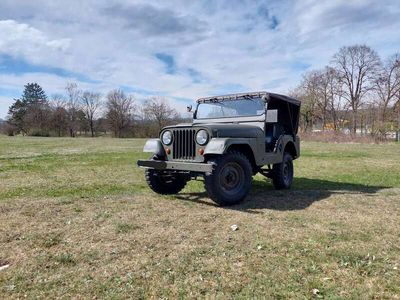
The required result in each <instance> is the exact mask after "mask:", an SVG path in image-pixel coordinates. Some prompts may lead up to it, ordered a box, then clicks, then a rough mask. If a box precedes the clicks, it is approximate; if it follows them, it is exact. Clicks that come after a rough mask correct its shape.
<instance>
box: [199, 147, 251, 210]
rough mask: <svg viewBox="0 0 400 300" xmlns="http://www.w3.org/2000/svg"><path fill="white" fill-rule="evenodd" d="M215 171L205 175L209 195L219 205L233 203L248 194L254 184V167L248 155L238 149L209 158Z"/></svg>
mask: <svg viewBox="0 0 400 300" xmlns="http://www.w3.org/2000/svg"><path fill="white" fill-rule="evenodd" d="M208 163H211V164H212V165H213V171H212V173H210V174H206V175H205V176H204V183H205V188H206V191H207V193H208V196H209V197H210V198H211V199H212V200H213V201H214V202H215V203H217V204H218V205H220V206H225V205H233V204H237V203H239V202H241V201H242V200H243V199H244V198H246V196H247V195H248V193H249V191H250V189H251V185H252V168H251V164H250V162H249V160H248V159H247V157H246V156H245V155H244V154H242V153H240V152H236V151H232V152H229V153H227V154H225V155H221V156H217V157H213V158H211V159H209V160H208Z"/></svg>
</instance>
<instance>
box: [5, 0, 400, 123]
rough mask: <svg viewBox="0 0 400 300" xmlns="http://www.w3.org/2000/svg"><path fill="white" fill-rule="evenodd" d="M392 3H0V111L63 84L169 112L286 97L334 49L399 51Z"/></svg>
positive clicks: (398, 22)
mask: <svg viewBox="0 0 400 300" xmlns="http://www.w3.org/2000/svg"><path fill="white" fill-rule="evenodd" d="M399 16H400V1H398V0H392V1H387V0H381V1H375V0H335V1H324V0H304V1H294V0H293V1H288V0H282V1H279V0H274V1H258V0H248V1H246V0H220V1H217V0H203V1H185V0H169V1H165V0H163V1H161V0H153V1H141V0H80V1H76V0H71V1H61V0H35V1H31V0H0V118H5V117H6V114H7V111H8V107H9V106H10V105H11V103H12V102H13V98H18V97H20V95H21V94H22V91H23V87H24V85H25V84H27V83H28V82H37V83H39V84H40V85H41V86H42V87H43V88H44V90H45V91H46V93H47V95H48V96H49V97H51V95H53V94H59V93H64V88H65V86H66V84H67V83H69V82H76V83H77V84H78V85H79V86H80V87H81V88H82V89H87V90H91V91H97V92H101V93H102V94H103V95H106V94H107V92H108V91H110V90H112V89H116V88H119V89H122V90H124V91H125V92H127V93H128V94H132V95H134V96H135V98H136V99H137V101H139V102H140V101H143V99H145V98H148V97H151V96H163V97H166V98H167V99H168V101H169V102H170V104H171V105H172V106H173V107H175V108H176V109H177V110H178V111H180V112H184V110H185V107H186V105H188V104H190V103H193V101H195V100H196V99H197V98H199V97H203V96H211V95H218V94H227V93H236V92H246V91H263V90H266V91H271V92H277V93H283V94H285V93H287V92H288V91H290V90H291V89H293V88H294V87H295V86H296V85H297V84H298V83H299V82H300V80H301V76H302V74H304V73H305V72H307V71H310V70H312V69H317V68H321V67H323V66H324V65H326V64H328V63H329V62H330V61H331V58H332V56H333V55H334V54H335V53H336V52H337V51H338V49H339V48H340V47H342V46H348V45H353V44H367V45H369V46H370V47H372V48H374V49H375V50H376V51H377V52H378V53H379V54H380V55H381V57H382V58H385V57H387V56H389V55H391V54H394V53H396V52H400V31H399V28H400V18H399Z"/></svg>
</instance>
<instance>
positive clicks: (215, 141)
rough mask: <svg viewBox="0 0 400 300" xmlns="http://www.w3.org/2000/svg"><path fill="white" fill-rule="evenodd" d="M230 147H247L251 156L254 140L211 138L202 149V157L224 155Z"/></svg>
mask: <svg viewBox="0 0 400 300" xmlns="http://www.w3.org/2000/svg"><path fill="white" fill-rule="evenodd" d="M232 145H248V146H249V147H250V148H251V150H252V151H253V154H254V152H255V150H256V149H255V147H256V142H255V139H250V138H212V139H211V140H210V142H209V143H208V144H207V146H206V148H205V149H204V155H207V154H224V153H226V151H227V150H228V148H229V147H230V146H232Z"/></svg>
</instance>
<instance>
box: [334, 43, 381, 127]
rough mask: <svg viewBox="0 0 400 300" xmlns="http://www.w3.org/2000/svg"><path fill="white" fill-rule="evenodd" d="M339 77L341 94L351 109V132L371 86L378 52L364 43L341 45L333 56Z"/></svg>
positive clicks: (375, 70)
mask: <svg viewBox="0 0 400 300" xmlns="http://www.w3.org/2000/svg"><path fill="white" fill-rule="evenodd" d="M333 63H334V66H335V68H336V71H337V72H338V75H339V79H340V80H341V81H342V82H343V85H344V86H345V89H344V90H343V92H344V94H343V96H344V97H345V98H346V99H347V101H348V102H349V104H350V106H351V109H352V121H353V122H352V123H353V124H352V132H353V134H355V133H356V131H357V117H358V109H359V108H360V107H361V104H362V100H363V97H364V96H365V94H366V93H367V92H369V91H370V90H371V89H372V88H373V84H372V83H373V81H374V79H375V76H376V73H377V71H378V67H379V65H380V59H379V56H378V54H377V53H376V52H375V51H374V50H373V49H371V48H370V47H368V46H366V45H354V46H348V47H342V48H341V49H340V50H339V52H338V53H336V54H335V55H334V57H333Z"/></svg>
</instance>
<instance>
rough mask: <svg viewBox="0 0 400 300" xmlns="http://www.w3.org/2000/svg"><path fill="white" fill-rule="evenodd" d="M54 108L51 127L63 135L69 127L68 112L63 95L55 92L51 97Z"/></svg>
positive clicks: (52, 107)
mask: <svg viewBox="0 0 400 300" xmlns="http://www.w3.org/2000/svg"><path fill="white" fill-rule="evenodd" d="M50 106H51V109H52V117H51V127H52V128H53V130H54V131H55V132H56V133H57V135H58V136H59V137H61V136H63V135H64V133H65V132H66V131H67V128H68V112H67V110H66V102H65V99H64V98H63V96H62V95H60V94H54V95H52V96H51V99H50Z"/></svg>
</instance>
